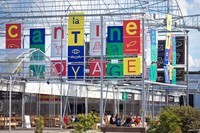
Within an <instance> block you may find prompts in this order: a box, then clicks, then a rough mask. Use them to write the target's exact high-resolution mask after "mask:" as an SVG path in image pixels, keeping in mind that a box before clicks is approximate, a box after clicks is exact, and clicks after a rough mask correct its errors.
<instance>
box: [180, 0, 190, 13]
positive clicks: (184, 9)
mask: <svg viewBox="0 0 200 133" xmlns="http://www.w3.org/2000/svg"><path fill="white" fill-rule="evenodd" d="M177 2H178V4H179V7H180V8H181V11H182V14H183V16H185V15H188V9H190V4H189V3H188V2H187V0H177Z"/></svg>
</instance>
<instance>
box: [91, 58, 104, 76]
mask: <svg viewBox="0 0 200 133" xmlns="http://www.w3.org/2000/svg"><path fill="white" fill-rule="evenodd" d="M100 72H101V60H90V61H89V75H90V76H95V77H99V76H101V73H100ZM105 75H106V62H105V61H103V76H105Z"/></svg>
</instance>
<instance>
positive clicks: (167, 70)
mask: <svg viewBox="0 0 200 133" xmlns="http://www.w3.org/2000/svg"><path fill="white" fill-rule="evenodd" d="M164 74H165V82H166V83H170V77H169V69H168V66H164Z"/></svg>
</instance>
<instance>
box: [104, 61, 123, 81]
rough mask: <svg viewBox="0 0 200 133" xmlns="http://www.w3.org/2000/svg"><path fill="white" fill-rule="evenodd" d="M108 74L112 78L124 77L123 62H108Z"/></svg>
mask: <svg viewBox="0 0 200 133" xmlns="http://www.w3.org/2000/svg"><path fill="white" fill-rule="evenodd" d="M106 75H107V76H108V77H110V78H121V77H123V64H107V69H106Z"/></svg>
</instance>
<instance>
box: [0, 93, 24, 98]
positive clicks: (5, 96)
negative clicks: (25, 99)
mask: <svg viewBox="0 0 200 133" xmlns="http://www.w3.org/2000/svg"><path fill="white" fill-rule="evenodd" d="M11 97H12V100H21V99H22V93H21V92H13V91H12V96H11ZM3 99H9V91H0V100H3Z"/></svg>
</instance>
